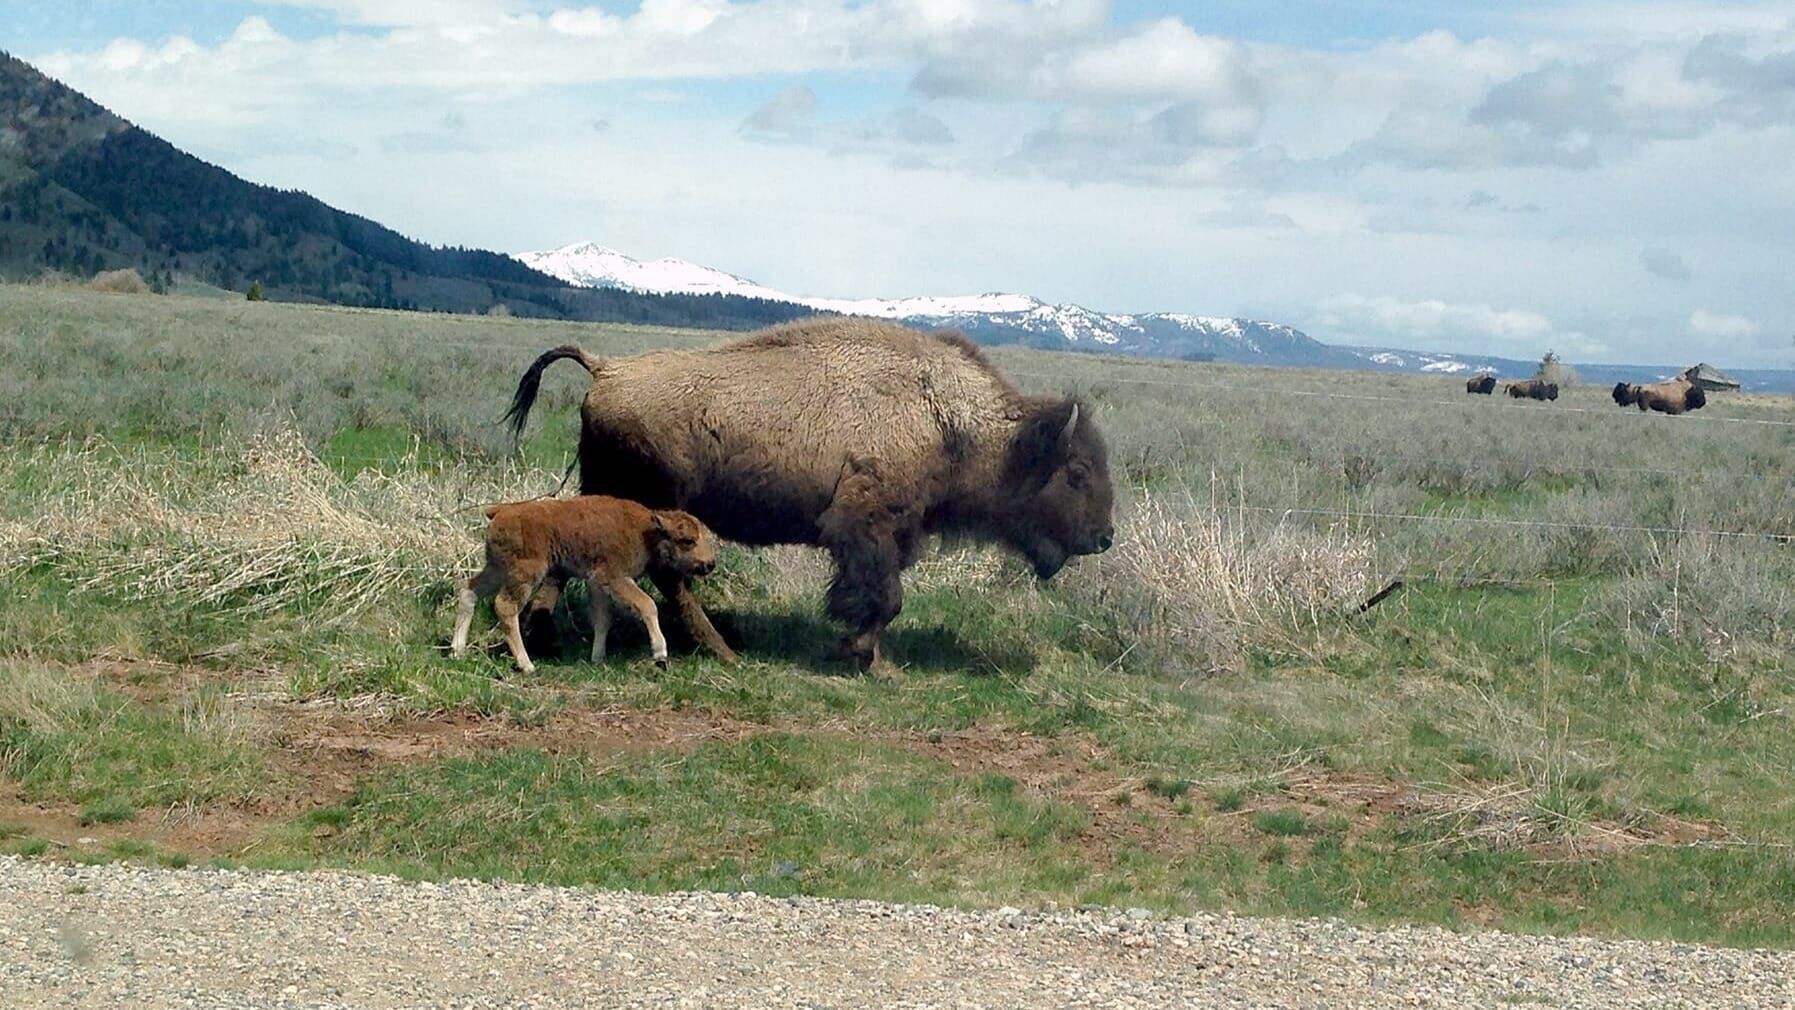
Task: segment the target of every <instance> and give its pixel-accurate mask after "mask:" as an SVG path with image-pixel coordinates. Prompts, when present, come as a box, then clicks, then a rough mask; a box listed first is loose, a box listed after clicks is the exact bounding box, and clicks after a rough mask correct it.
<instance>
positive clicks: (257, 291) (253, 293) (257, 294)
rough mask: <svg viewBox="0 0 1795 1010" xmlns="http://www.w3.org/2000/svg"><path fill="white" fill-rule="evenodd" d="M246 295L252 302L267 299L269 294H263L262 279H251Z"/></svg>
mask: <svg viewBox="0 0 1795 1010" xmlns="http://www.w3.org/2000/svg"><path fill="white" fill-rule="evenodd" d="M245 297H247V298H248V299H249V300H250V301H252V302H261V301H267V296H266V295H264V294H262V282H261V281H250V282H249V294H248V295H246V296H245Z"/></svg>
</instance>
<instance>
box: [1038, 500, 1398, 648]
mask: <svg viewBox="0 0 1795 1010" xmlns="http://www.w3.org/2000/svg"><path fill="white" fill-rule="evenodd" d="M1086 564H1088V565H1090V566H1092V567H1093V568H1094V569H1095V573H1094V575H1093V574H1090V573H1081V577H1080V579H1079V580H1078V582H1077V583H1076V584H1075V585H1074V586H1073V587H1071V588H1070V589H1069V591H1070V592H1072V593H1074V594H1076V595H1079V596H1095V597H1096V599H1095V600H1093V601H1091V602H1093V603H1095V604H1096V605H1097V606H1100V607H1103V608H1105V609H1108V610H1110V611H1111V612H1112V613H1113V614H1114V615H1115V616H1116V617H1118V618H1119V619H1121V620H1122V622H1123V625H1124V627H1125V628H1126V629H1127V630H1128V631H1129V632H1131V633H1132V635H1133V636H1135V637H1134V641H1133V642H1130V643H1128V644H1129V645H1130V646H1138V645H1144V646H1147V647H1149V648H1150V649H1156V650H1162V651H1167V652H1171V653H1183V654H1184V655H1185V656H1187V657H1197V658H1198V659H1199V661H1200V660H1202V659H1204V658H1206V659H1207V661H1208V662H1209V663H1210V665H1211V666H1213V667H1218V668H1231V667H1235V666H1237V665H1238V663H1239V660H1240V657H1241V653H1242V650H1243V649H1244V648H1245V647H1246V646H1247V645H1249V644H1251V643H1252V642H1254V641H1256V640H1261V639H1263V638H1265V637H1268V636H1277V635H1279V634H1281V633H1283V632H1284V631H1287V630H1288V629H1291V628H1293V627H1298V626H1305V625H1310V624H1313V623H1314V622H1315V621H1316V620H1318V619H1320V618H1323V617H1325V616H1328V615H1333V614H1338V613H1340V612H1342V611H1344V610H1345V609H1347V607H1348V606H1349V605H1350V604H1351V603H1353V602H1356V601H1357V600H1359V599H1361V598H1363V597H1364V596H1365V595H1366V594H1367V593H1368V592H1369V590H1370V589H1371V588H1372V585H1371V584H1372V582H1373V573H1374V570H1375V567H1376V557H1375V553H1374V550H1373V545H1372V543H1371V542H1370V540H1368V539H1366V538H1365V537H1362V536H1359V535H1357V534H1353V533H1350V532H1347V531H1346V530H1345V529H1344V528H1337V529H1328V530H1317V529H1315V528H1313V527H1310V526H1308V525H1287V524H1277V525H1272V526H1267V525H1265V524H1263V523H1248V522H1236V521H1232V520H1231V519H1230V517H1229V516H1228V515H1227V514H1226V513H1225V512H1218V511H1216V510H1214V509H1213V508H1212V507H1209V506H1207V505H1204V504H1201V503H1199V502H1197V501H1196V500H1194V499H1193V498H1192V497H1191V496H1189V495H1187V494H1178V493H1163V494H1162V493H1155V492H1148V491H1143V492H1141V493H1140V494H1139V497H1138V498H1137V499H1136V501H1135V504H1134V507H1133V509H1132V510H1131V512H1130V513H1129V515H1128V516H1127V518H1126V519H1125V521H1124V523H1123V526H1122V530H1121V535H1120V536H1119V537H1118V539H1117V544H1116V547H1115V549H1114V550H1112V551H1110V552H1109V553H1107V554H1104V555H1100V556H1098V557H1096V558H1092V559H1088V560H1087V562H1086Z"/></svg>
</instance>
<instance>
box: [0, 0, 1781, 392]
mask: <svg viewBox="0 0 1795 1010" xmlns="http://www.w3.org/2000/svg"><path fill="white" fill-rule="evenodd" d="M0 48H4V49H6V50H8V51H11V52H13V53H14V54H16V55H18V56H21V57H23V58H25V59H27V60H29V61H31V62H32V63H34V64H35V65H37V66H38V67H39V68H40V69H42V70H44V71H46V72H48V73H50V74H51V75H53V76H55V77H56V78H58V79H60V80H62V81H64V82H65V83H67V84H69V85H71V86H73V87H75V88H78V89H80V90H81V91H83V92H85V93H86V94H88V95H89V96H90V97H92V98H94V99H95V100H97V101H99V102H100V103H101V104H103V105H106V106H107V107H108V108H111V109H112V110H113V111H115V112H117V113H119V114H120V115H122V116H124V117H125V118H127V119H130V120H131V121H133V122H135V123H137V124H138V125H140V126H143V127H144V128H146V129H149V130H151V131H153V132H155V133H157V134H159V135H161V136H163V137H165V138H166V139H168V140H169V141H171V142H173V143H174V144H176V145H177V146H179V147H182V148H184V149H186V150H189V151H191V152H193V153H195V154H197V155H199V156H201V157H203V158H205V159H207V160H209V161H213V162H215V163H218V164H220V165H223V166H224V167H226V168H228V169H230V170H231V171H233V172H236V173H237V174H239V175H242V176H244V177H245V178H248V179H251V180H254V181H257V182H263V183H268V184H271V185H277V186H282V187H290V188H298V189H303V190H306V191H307V192H310V193H312V194H314V195H316V196H318V197H320V198H321V199H323V200H325V201H326V202H329V203H331V204H333V205H335V206H339V207H342V208H344V209H347V210H351V211H354V212H356V213H360V214H363V215H366V216H368V217H371V218H373V219H375V220H378V221H380V222H382V223H384V224H387V225H390V226H392V227H394V228H397V229H398V230H400V231H402V232H404V233H406V234H408V235H411V236H413V237H416V238H420V239H423V240H425V241H429V242H434V243H440V244H460V245H473V246H480V247H485V248H492V249H499V250H503V251H510V252H521V251H528V250H538V249H547V248H554V247H558V246H561V245H566V244H569V243H572V242H576V241H587V240H590V241H595V242H598V243H600V244H603V245H607V246H610V247H612V248H615V249H618V250H621V251H623V252H626V253H629V254H630V255H633V256H636V257H638V258H651V257H657V256H677V257H680V258H682V259H689V260H693V261H696V262H699V263H703V264H706V265H708V266H714V267H718V268H720V269H724V270H728V271H730V272H733V273H737V274H740V275H743V276H746V277H750V278H752V279H754V280H756V281H759V282H761V283H763V284H766V285H768V286H770V287H774V288H778V289H781V290H785V291H792V292H796V293H802V294H810V295H827V296H840V297H872V296H882V297H895V296H903V295H921V294H937V295H940V294H967V293H977V292H982V291H1013V292H1021V293H1026V294H1032V295H1034V296H1036V297H1039V298H1043V299H1046V300H1048V301H1053V302H1073V303H1077V304H1080V305H1084V306H1087V307H1089V308H1093V309H1098V310H1103V311H1111V312H1149V311H1179V312H1191V313H1199V314H1204V315H1216V316H1245V317H1250V318H1257V319H1266V320H1272V321H1276V322H1282V323H1288V324H1290V325H1294V326H1297V327H1299V328H1301V329H1303V330H1305V331H1307V332H1309V333H1310V334H1311V335H1313V336H1316V337H1318V338H1320V339H1323V340H1327V341H1331V342H1338V343H1361V344H1379V345H1387V346H1398V347H1409V348H1415V349H1423V350H1439V351H1457V352H1463V353H1489V354H1500V355H1505V356H1509V357H1519V358H1532V357H1537V356H1538V355H1539V354H1541V353H1542V352H1544V351H1545V350H1547V349H1553V350H1556V351H1558V352H1559V353H1560V354H1562V355H1563V356H1564V357H1566V358H1567V359H1570V360H1576V361H1592V362H1611V361H1612V362H1621V361H1631V362H1665V363H1679V364H1680V363H1687V362H1691V361H1694V360H1698V359H1705V360H1710V361H1713V362H1715V363H1717V364H1721V365H1722V366H1726V365H1732V366H1735V367H1791V366H1795V283H1792V281H1791V277H1792V275H1795V272H1792V270H1791V265H1792V264H1795V171H1791V168H1790V166H1791V165H1795V0H1781V2H1775V3H1769V2H1730V3H1729V2H1715V3H1689V2H1681V0H1665V2H1653V0H1643V2H1635V3H1616V2H1611V0H1590V2H1574V0H1565V2H1545V0H1509V2H1505V3H1468V2H1462V0H1400V2H1388V3H1368V2H1362V0H1327V2H1322V0H1283V2H1265V0H1214V2H1204V0H605V2H601V3H592V2H590V0H587V2H581V0H544V2H538V0H437V2H414V3H399V2H386V0H180V2H176V0H5V3H4V9H3V10H0Z"/></svg>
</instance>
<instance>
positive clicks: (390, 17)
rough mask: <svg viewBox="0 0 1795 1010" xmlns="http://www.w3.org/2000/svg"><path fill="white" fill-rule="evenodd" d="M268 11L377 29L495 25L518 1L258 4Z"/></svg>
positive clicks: (285, 0)
mask: <svg viewBox="0 0 1795 1010" xmlns="http://www.w3.org/2000/svg"><path fill="white" fill-rule="evenodd" d="M256 2H258V3H260V4H263V5H264V6H268V7H293V8H299V9H302V10H315V11H323V12H325V13H328V14H332V15H335V16H336V18H337V20H339V21H341V22H342V23H344V24H353V25H367V26H373V27H415V26H420V25H465V24H468V23H470V22H478V21H493V20H497V19H498V18H500V17H502V16H504V15H505V14H507V13H509V12H510V11H512V10H514V9H515V8H516V7H517V6H518V5H517V3H515V2H514V0H403V2H395V0H256Z"/></svg>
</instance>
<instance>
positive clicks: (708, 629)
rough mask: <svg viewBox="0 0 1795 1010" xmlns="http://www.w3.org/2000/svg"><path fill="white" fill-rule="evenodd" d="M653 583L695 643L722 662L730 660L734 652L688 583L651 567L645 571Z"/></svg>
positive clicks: (670, 573) (677, 576) (734, 655)
mask: <svg viewBox="0 0 1795 1010" xmlns="http://www.w3.org/2000/svg"><path fill="white" fill-rule="evenodd" d="M649 577H650V578H652V579H653V580H654V586H655V588H656V589H659V590H660V591H661V598H662V599H664V600H666V601H667V602H668V603H670V604H672V605H673V607H674V608H675V609H676V610H678V611H679V620H680V623H681V624H684V625H685V626H686V630H687V631H688V632H690V633H691V635H692V637H693V638H695V639H697V640H698V643H699V644H700V645H702V646H704V647H705V648H706V649H709V650H710V651H711V654H712V655H714V656H716V657H717V658H718V659H720V660H722V661H723V662H725V663H733V662H735V661H736V659H737V656H736V654H735V650H734V649H731V648H730V647H729V643H727V642H725V641H723V636H722V635H720V634H718V633H717V629H716V627H715V626H714V625H712V624H711V619H710V616H709V615H708V614H706V613H705V612H704V607H703V606H701V605H700V604H699V603H698V594H696V593H694V592H692V585H691V583H689V582H687V581H686V580H685V579H684V578H683V577H681V576H679V575H678V574H676V573H674V572H664V571H654V572H650V573H649Z"/></svg>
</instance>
